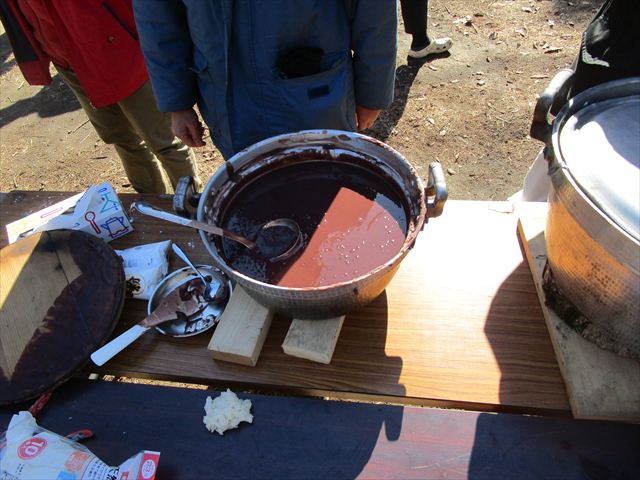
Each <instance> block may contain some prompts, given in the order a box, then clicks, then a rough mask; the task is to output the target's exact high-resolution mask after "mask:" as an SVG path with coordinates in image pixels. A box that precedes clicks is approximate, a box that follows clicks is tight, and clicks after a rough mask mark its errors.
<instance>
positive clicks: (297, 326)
mask: <svg viewBox="0 0 640 480" xmlns="http://www.w3.org/2000/svg"><path fill="white" fill-rule="evenodd" d="M343 322H344V315H342V316H340V317H336V318H328V319H326V320H300V319H297V318H294V319H293V321H292V322H291V326H290V327H289V331H288V332H287V336H286V337H285V339H284V343H283V344H282V349H283V350H284V353H286V354H287V355H292V356H294V357H300V358H306V359H308V360H313V361H314V362H319V363H325V364H329V363H330V362H331V357H333V350H334V349H335V348H336V343H337V341H338V336H339V335H340V330H341V329H342V323H343Z"/></svg>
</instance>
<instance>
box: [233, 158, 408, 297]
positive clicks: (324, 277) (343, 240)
mask: <svg viewBox="0 0 640 480" xmlns="http://www.w3.org/2000/svg"><path fill="white" fill-rule="evenodd" d="M275 218H291V219H293V220H295V221H296V222H297V223H298V225H300V229H301V231H302V235H303V239H304V246H303V248H302V249H301V250H300V251H299V252H298V253H297V254H296V255H294V256H293V257H291V258H289V259H287V260H284V261H277V262H270V261H269V260H267V259H265V258H263V257H262V256H260V255H259V254H257V253H254V252H252V251H250V250H248V249H246V248H244V247H242V246H239V245H238V244H237V243H235V242H233V241H229V240H226V239H225V240H223V241H222V245H223V257H224V258H225V260H226V262H227V264H228V265H229V266H230V267H232V268H233V269H234V270H236V271H238V272H240V273H243V274H245V275H247V276H249V277H251V278H254V279H256V280H259V281H262V282H266V283H270V284H272V285H280V286H284V287H297V288H304V287H318V286H325V285H332V284H336V283H340V282H345V281H349V280H352V279H354V278H357V277H360V276H362V275H365V274H367V273H368V272H370V271H371V270H373V269H375V268H376V267H379V266H381V265H383V264H385V263H386V262H387V261H389V260H390V259H392V258H393V257H394V256H395V255H396V254H397V253H398V252H399V251H400V249H401V248H402V245H403V243H404V240H405V237H406V234H407V215H406V213H405V209H404V207H403V202H402V197H401V196H400V194H399V193H398V191H397V187H396V186H395V185H394V184H392V183H391V182H390V181H388V180H385V179H384V178H382V177H381V176H380V175H378V174H377V173H375V172H373V171H371V170H369V169H365V168H363V167H360V166H357V165H353V164H349V163H346V162H342V163H341V162H327V161H325V162H321V161H319V162H310V161H305V162H300V163H298V164H289V165H287V166H286V167H283V168H280V169H277V170H276V169H274V170H272V171H270V172H269V173H267V174H265V175H263V176H261V177H259V178H257V179H256V180H254V181H251V182H248V183H247V185H245V186H244V187H243V188H242V189H241V190H240V191H239V192H238V193H237V194H236V195H235V196H234V197H233V198H232V200H231V201H230V202H229V204H228V206H227V208H226V212H225V214H224V215H223V220H222V224H223V225H224V228H226V229H228V230H231V231H234V232H236V233H239V234H240V235H243V236H246V237H248V238H254V237H255V235H256V233H257V231H258V228H259V227H260V225H262V224H263V223H265V222H267V221H270V220H273V219H275Z"/></svg>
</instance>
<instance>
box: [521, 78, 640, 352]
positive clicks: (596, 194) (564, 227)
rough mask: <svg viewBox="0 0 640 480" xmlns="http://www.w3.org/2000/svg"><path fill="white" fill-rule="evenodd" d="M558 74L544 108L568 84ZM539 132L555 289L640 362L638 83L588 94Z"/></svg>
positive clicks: (634, 80) (618, 84)
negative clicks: (546, 167) (547, 188)
mask: <svg viewBox="0 0 640 480" xmlns="http://www.w3.org/2000/svg"><path fill="white" fill-rule="evenodd" d="M560 75H561V77H562V78H560V80H561V81H558V80H557V79H556V81H555V85H551V86H554V87H555V92H554V91H548V92H545V95H544V96H543V98H542V99H541V100H542V102H543V104H545V105H546V106H550V105H551V104H552V103H553V96H554V94H557V92H558V91H561V90H562V89H561V88H560V87H561V85H562V84H564V85H566V80H567V79H568V78H570V76H568V75H567V73H566V72H563V73H561V74H560ZM553 83H554V82H552V84H553ZM552 90H553V89H552ZM538 113H540V112H538ZM545 113H546V112H545ZM541 117H544V118H545V120H547V118H548V117H547V115H546V114H545V115H543V116H540V115H539V116H538V119H540V118H541ZM534 123H535V122H534ZM534 131H535V132H537V135H536V136H537V138H540V139H541V140H543V141H545V143H546V151H545V157H546V159H547V161H548V162H549V175H550V178H551V184H552V188H551V191H550V194H549V212H548V217H547V225H546V231H545V236H546V238H545V241H546V246H547V255H548V260H549V266H550V268H551V271H552V274H553V277H554V279H555V282H556V284H557V287H558V288H559V290H560V292H561V293H562V294H563V295H564V296H566V297H567V298H568V300H570V301H571V302H572V303H573V305H574V306H575V307H576V308H577V309H578V310H579V311H580V312H581V313H582V314H583V315H584V317H585V318H586V319H587V320H588V322H590V323H591V324H593V326H594V327H595V329H596V331H597V332H599V334H602V335H603V336H604V337H606V340H609V341H612V342H613V343H614V344H615V348H613V350H614V351H617V352H618V353H620V352H625V351H626V352H627V353H628V354H629V356H632V357H635V358H640V233H639V232H640V170H639V163H640V78H638V77H634V78H627V79H623V80H617V81H613V82H608V83H603V84H600V85H598V86H596V87H592V88H590V89H588V90H585V91H584V92H582V93H580V94H579V95H576V96H575V97H574V98H572V99H571V100H569V101H568V103H566V104H565V105H564V106H563V107H562V109H561V110H560V112H559V113H558V115H557V116H556V118H555V120H554V121H553V122H552V123H550V122H548V121H545V122H544V123H539V124H538V126H537V127H536V128H535V129H534V128H532V134H533V132H534ZM604 343H606V342H604ZM601 346H602V345H601Z"/></svg>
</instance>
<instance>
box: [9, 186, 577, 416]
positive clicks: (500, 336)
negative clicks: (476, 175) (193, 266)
mask: <svg viewBox="0 0 640 480" xmlns="http://www.w3.org/2000/svg"><path fill="white" fill-rule="evenodd" d="M65 196H69V194H60V193H59V194H53V193H27V192H12V193H9V194H6V195H3V197H2V198H1V199H0V209H1V210H0V214H1V217H2V223H3V224H6V223H8V222H10V221H12V220H14V219H17V218H20V217H22V216H24V214H25V213H30V212H32V211H35V210H38V209H40V208H42V207H44V206H45V205H49V204H51V203H55V202H56V201H59V200H60V199H62V198H65ZM120 198H121V201H122V203H123V205H124V206H125V209H127V208H128V205H129V204H130V202H131V201H132V200H133V199H134V198H136V196H134V195H120ZM146 200H147V201H149V202H150V203H152V204H154V205H157V206H158V207H160V208H165V209H170V208H171V197H170V196H164V197H159V196H151V197H148V198H146ZM504 207H505V204H492V203H489V202H465V201H450V202H448V203H447V205H446V210H445V212H444V214H443V215H442V217H440V218H436V219H433V220H431V221H430V222H429V224H428V225H426V226H425V228H424V230H423V231H422V232H421V233H420V235H419V236H418V241H417V242H416V245H415V247H414V248H413V250H412V251H411V252H410V253H409V255H408V256H407V258H406V259H405V260H404V261H403V262H402V265H401V266H400V269H399V270H398V273H397V274H396V276H395V277H394V279H393V280H392V282H391V283H390V284H389V286H388V287H387V289H386V291H385V292H384V293H383V294H382V295H381V296H380V297H379V298H378V299H376V300H375V301H374V302H373V303H372V304H371V305H369V306H368V307H366V308H363V309H361V310H360V311H357V312H353V313H352V314H350V315H348V316H347V318H346V319H345V322H344V326H343V328H342V332H341V334H340V338H339V340H338V343H337V346H336V349H335V352H334V355H333V360H332V362H331V364H330V365H319V364H316V363H313V362H310V361H308V360H304V359H297V358H295V357H291V356H287V355H285V354H284V353H283V352H282V348H281V344H282V341H283V340H284V337H285V334H286V331H287V329H288V327H289V322H290V319H287V318H282V317H277V318H275V319H274V322H273V324H272V326H271V330H270V332H269V334H268V336H267V339H266V342H265V345H264V348H263V350H262V353H261V355H260V359H259V361H258V364H257V366H256V367H247V366H242V365H236V364H231V363H227V362H220V361H214V360H212V359H211V357H210V356H209V355H208V353H207V352H206V348H205V347H206V345H207V343H208V340H209V338H210V335H206V334H205V335H199V336H195V337H191V338H181V339H173V338H167V337H164V336H162V335H161V334H159V333H157V332H155V331H153V332H150V333H148V334H146V335H145V336H143V337H142V338H141V339H139V340H138V341H136V342H135V343H134V344H133V345H131V346H130V347H129V348H127V349H126V350H125V351H123V352H122V353H121V354H119V355H118V356H117V357H115V358H114V359H112V360H111V361H110V362H108V363H107V364H106V365H105V366H104V367H103V368H97V367H95V366H93V365H88V367H87V369H88V370H87V371H92V372H97V373H101V374H110V375H117V376H132V377H137V378H154V379H161V380H177V381H181V382H190V383H202V384H207V385H230V386H232V387H234V388H246V387H250V388H253V389H265V390H269V391H273V390H278V391H284V392H287V393H292V394H299V395H321V396H322V395H324V396H331V397H337V398H349V399H366V400H376V401H389V402H394V403H402V404H415V405H428V406H444V407H454V408H467V409H473V410H482V411H501V412H505V411H512V412H518V413H540V412H544V413H549V414H554V415H569V405H568V400H567V396H566V393H565V389H564V384H563V382H562V378H561V376H560V371H559V369H558V366H557V363H556V359H555V356H554V352H553V349H552V347H551V343H550V341H549V337H548V333H547V330H546V326H545V323H544V319H543V316H542V311H541V309H540V304H539V300H538V297H537V294H536V290H535V287H534V284H533V281H532V279H531V273H530V271H529V268H528V266H527V263H526V261H525V260H524V257H523V254H522V251H521V249H520V246H519V243H518V237H517V233H516V228H517V223H516V221H517V219H516V217H515V215H513V214H509V213H503V212H502V211H496V208H497V209H498V210H500V209H504ZM133 225H134V228H135V231H134V232H132V233H130V234H127V235H125V236H123V237H121V238H120V239H117V240H115V241H113V242H111V245H112V246H113V247H114V248H117V249H123V248H128V247H131V246H135V245H140V244H143V243H151V242H157V241H160V240H166V239H171V240H173V241H175V242H177V243H179V244H180V245H181V246H182V247H183V248H184V249H185V250H186V251H187V253H188V254H189V255H190V256H191V258H192V259H193V260H194V261H196V262H199V263H210V257H209V255H208V254H207V253H206V250H205V249H204V246H203V245H202V243H201V241H200V239H199V237H198V236H197V233H196V231H195V230H192V229H188V228H185V227H182V226H179V225H174V224H170V223H167V222H164V221H162V220H157V219H155V218H151V217H148V216H144V215H141V214H139V213H137V212H136V213H134V214H133ZM2 233H3V235H5V232H4V231H3V232H2ZM2 241H6V240H5V237H4V236H3V237H2ZM3 245H4V244H3ZM170 258H171V270H173V269H175V268H179V267H182V266H183V264H182V263H181V261H180V260H179V259H177V258H176V257H175V256H174V255H173V254H172V255H171V256H170ZM126 303H127V304H126V305H125V309H124V311H123V313H122V316H121V322H120V323H121V325H120V329H119V330H118V331H121V330H123V329H124V328H128V327H130V326H132V325H133V324H135V323H137V322H139V321H140V320H141V319H142V318H144V315H145V309H146V302H144V301H138V300H129V301H127V302H126ZM118 331H117V332H118ZM117 332H116V333H117Z"/></svg>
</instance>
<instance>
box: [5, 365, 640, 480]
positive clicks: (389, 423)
mask: <svg viewBox="0 0 640 480" xmlns="http://www.w3.org/2000/svg"><path fill="white" fill-rule="evenodd" d="M245 368H246V367H245ZM250 370H253V369H250ZM235 391H236V393H237V395H238V397H240V398H241V399H248V400H250V401H251V404H252V406H251V412H252V414H253V416H254V418H253V423H251V424H249V423H241V424H240V425H239V427H238V428H237V429H234V430H229V431H227V432H225V434H224V435H223V436H220V435H217V434H212V433H210V432H209V431H207V430H206V429H205V427H204V425H203V423H202V417H203V415H204V409H203V407H204V404H205V400H206V398H207V397H208V396H211V397H216V396H217V395H219V394H220V392H218V391H211V390H199V389H185V388H175V387H159V386H152V385H141V384H131V383H122V382H102V381H87V380H84V381H81V380H77V379H73V380H71V381H70V382H68V383H66V384H65V385H63V386H61V387H60V388H59V389H58V390H56V391H55V392H54V394H53V396H52V397H51V399H50V401H49V403H48V404H47V406H46V407H45V408H44V409H43V410H42V413H41V414H40V416H39V417H38V419H37V420H38V423H39V424H40V425H41V426H42V427H44V428H47V429H49V430H52V431H54V432H56V433H59V434H62V435H64V434H67V433H70V432H73V431H76V430H79V429H82V428H88V429H91V430H92V431H93V432H94V434H95V437H94V438H92V439H90V440H87V441H84V442H83V444H84V445H85V446H86V447H87V448H89V449H90V450H91V451H92V452H93V453H94V454H95V455H97V456H98V458H100V459H101V460H103V461H104V462H106V463H108V464H109V465H118V464H120V463H121V462H123V461H124V460H125V459H126V458H128V457H130V456H131V455H133V454H134V453H135V452H137V451H139V450H144V449H149V450H156V451H160V452H161V455H160V464H159V467H158V470H157V474H156V477H155V478H156V480H176V479H179V480H182V479H186V480H191V479H211V478H215V479H216V480H222V479H232V480H243V479H334V478H345V479H347V478H348V479H355V478H359V479H375V480H383V479H395V480H398V479H402V480H410V479H437V478H451V479H466V478H468V479H472V480H477V479H507V480H511V479H529V478H540V479H553V480H556V479H562V480H565V479H567V480H569V479H595V478H599V479H604V478H611V479H633V478H638V477H639V476H640V473H639V471H640V455H638V451H640V425H630V424H624V423H619V422H593V421H587V420H574V419H561V418H548V417H547V418H545V417H538V416H528V415H509V414H497V415H496V414H489V413H479V412H465V411H460V410H443V409H432V408H418V407H402V406H398V405H385V404H379V403H360V402H336V401H329V400H320V399H312V398H301V397H290V396H283V395H258V394H255V393H243V392H242V391H238V390H235ZM28 406H29V405H26V407H28ZM13 411H15V410H12V411H9V409H6V408H5V409H0V425H7V424H8V422H9V419H10V416H11V413H13Z"/></svg>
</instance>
